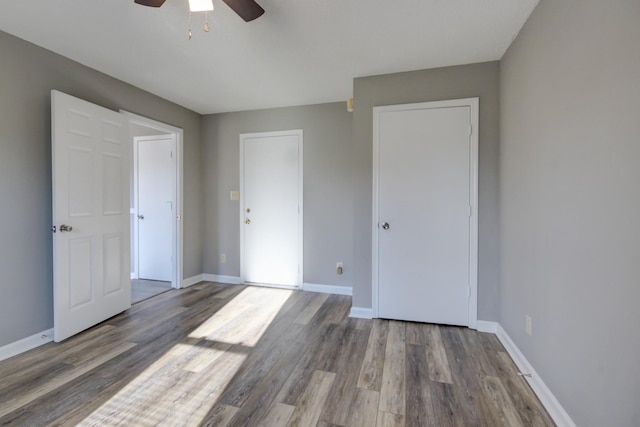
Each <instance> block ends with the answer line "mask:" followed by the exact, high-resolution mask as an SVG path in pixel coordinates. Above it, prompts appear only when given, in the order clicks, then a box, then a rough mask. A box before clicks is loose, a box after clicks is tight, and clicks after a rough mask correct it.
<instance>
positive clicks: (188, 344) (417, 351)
mask: <svg viewBox="0 0 640 427" xmlns="http://www.w3.org/2000/svg"><path fill="white" fill-rule="evenodd" d="M350 306H351V298H350V297H346V296H338V295H327V294H319V293H308V292H301V291H289V290H283V289H269V288H259V287H246V286H235V285H222V284H217V283H208V282H207V283H202V284H199V285H196V286H194V287H191V288H188V289H185V290H171V291H169V292H165V293H163V294H161V295H158V296H156V297H153V298H150V299H148V300H146V301H143V302H141V303H139V304H136V305H135V306H134V307H132V308H131V309H130V310H128V311H127V312H125V313H123V314H121V315H118V316H116V317H114V318H112V319H109V320H107V321H106V322H104V323H101V324H100V325H97V326H95V327H93V328H91V329H89V330H87V331H85V332H83V333H81V334H79V335H77V336H75V337H72V338H70V339H68V340H66V341H64V342H62V343H58V344H56V343H50V344H47V345H44V346H42V347H39V348H37V349H35V350H32V351H30V352H27V353H23V354H21V355H19V356H16V357H13V358H11V359H8V360H5V361H3V362H0V425H24V426H43V425H57V426H71V425H82V426H106V425H128V426H155V425H171V426H322V427H330V426H364V427H369V426H371V427H376V426H379V427H386V426H438V427H440V426H492V427H494V426H509V427H513V426H552V425H554V424H553V422H552V420H551V419H550V418H549V416H548V415H547V413H546V412H545V410H544V408H543V407H542V406H541V404H540V402H539V401H538V399H537V398H536V396H535V395H534V394H533V392H532V391H531V389H530V388H529V387H528V385H527V384H526V382H525V381H524V380H523V379H522V377H520V376H518V374H517V369H516V367H515V365H514V364H513V362H512V361H511V359H510V358H509V356H508V355H507V353H506V352H505V350H504V348H503V347H502V346H501V344H500V343H499V341H498V340H497V339H496V337H495V336H493V335H491V334H483V333H479V332H476V331H472V330H469V329H466V328H458V327H449V326H436V325H429V324H417V323H407V322H400V321H387V320H364V319H351V318H349V317H348V313H349V309H350Z"/></svg>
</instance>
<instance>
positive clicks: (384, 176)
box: [372, 98, 478, 327]
mask: <svg viewBox="0 0 640 427" xmlns="http://www.w3.org/2000/svg"><path fill="white" fill-rule="evenodd" d="M373 114H374V167H373V169H374V194H373V205H374V206H373V242H372V243H373V245H372V246H373V254H372V255H373V270H372V279H373V309H374V316H375V317H383V318H393V319H401V320H413V321H421V322H429V323H442V324H452V325H463V326H469V327H475V325H476V321H477V221H478V219H477V197H478V196H477V170H478V168H477V162H478V154H477V153H478V99H477V98H472V99H462V100H452V101H439V102H427V103H419V104H407V105H395V106H385V107H375V108H374V113H373ZM385 224H388V229H385V228H386V225H385Z"/></svg>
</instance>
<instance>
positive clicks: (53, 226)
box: [51, 225, 56, 233]
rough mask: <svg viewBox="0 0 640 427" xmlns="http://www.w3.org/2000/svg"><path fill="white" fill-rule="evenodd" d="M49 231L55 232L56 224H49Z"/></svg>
mask: <svg viewBox="0 0 640 427" xmlns="http://www.w3.org/2000/svg"><path fill="white" fill-rule="evenodd" d="M51 231H52V232H53V233H55V232H56V226H55V225H52V226H51Z"/></svg>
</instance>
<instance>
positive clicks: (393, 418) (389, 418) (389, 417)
mask: <svg viewBox="0 0 640 427" xmlns="http://www.w3.org/2000/svg"><path fill="white" fill-rule="evenodd" d="M404 426H405V423H404V415H400V414H391V413H389V412H383V411H378V419H377V421H376V427H404Z"/></svg>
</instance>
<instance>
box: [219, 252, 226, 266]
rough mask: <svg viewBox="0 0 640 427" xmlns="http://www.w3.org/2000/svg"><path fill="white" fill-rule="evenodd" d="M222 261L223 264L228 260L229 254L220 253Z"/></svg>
mask: <svg viewBox="0 0 640 427" xmlns="http://www.w3.org/2000/svg"><path fill="white" fill-rule="evenodd" d="M220 262H221V263H223V264H224V263H225V262H227V254H220Z"/></svg>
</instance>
